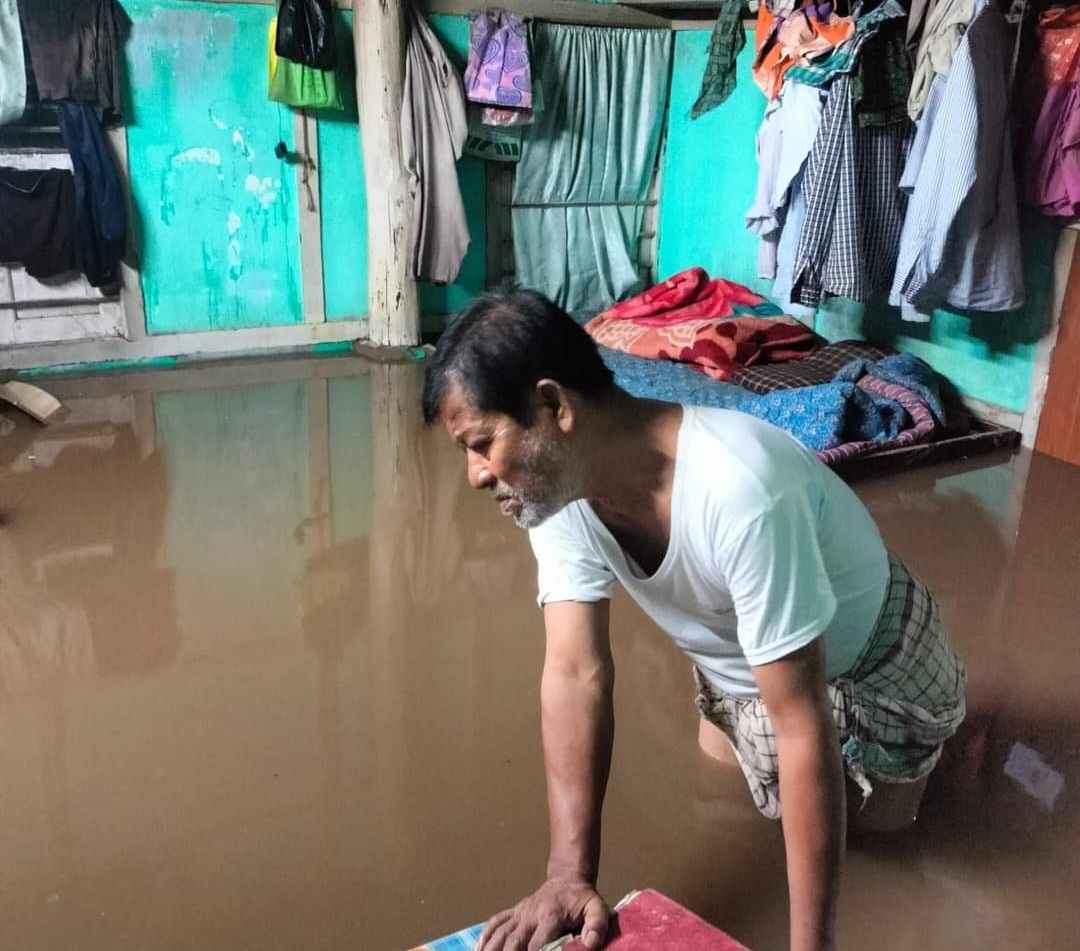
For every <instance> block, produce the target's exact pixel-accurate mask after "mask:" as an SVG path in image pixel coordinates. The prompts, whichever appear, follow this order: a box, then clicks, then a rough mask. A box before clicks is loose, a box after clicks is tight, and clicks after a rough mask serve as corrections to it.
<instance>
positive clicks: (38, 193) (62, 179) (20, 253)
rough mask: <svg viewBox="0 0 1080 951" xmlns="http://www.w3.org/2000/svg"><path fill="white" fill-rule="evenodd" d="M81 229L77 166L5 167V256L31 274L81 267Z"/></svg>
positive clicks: (0, 257) (0, 240)
mask: <svg viewBox="0 0 1080 951" xmlns="http://www.w3.org/2000/svg"><path fill="white" fill-rule="evenodd" d="M76 231H77V223H76V216H75V179H74V177H73V176H72V174H71V172H69V171H67V170H66V169H52V168H50V169H19V168H0V262H3V263H6V264H12V263H18V264H22V265H23V266H24V267H25V268H26V273H27V274H29V275H30V276H31V277H55V276H57V275H58V274H66V273H68V272H71V271H77V270H79V262H78V258H77V254H76V247H75V245H76Z"/></svg>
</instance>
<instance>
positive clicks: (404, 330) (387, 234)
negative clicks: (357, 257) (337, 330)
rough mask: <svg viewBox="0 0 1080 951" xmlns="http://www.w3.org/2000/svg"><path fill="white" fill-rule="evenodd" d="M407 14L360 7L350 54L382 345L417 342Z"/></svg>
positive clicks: (375, 332) (364, 2) (380, 0)
mask: <svg viewBox="0 0 1080 951" xmlns="http://www.w3.org/2000/svg"><path fill="white" fill-rule="evenodd" d="M407 20H408V13H407V11H406V10H405V4H404V3H403V2H402V0H355V2H354V3H353V49H354V50H355V52H356V101H357V105H358V106H359V111H360V138H361V141H362V143H363V155H364V182H365V183H366V186H367V214H368V334H369V337H370V339H371V342H372V343H374V344H378V345H380V346H389V347H394V346H414V345H416V344H418V343H419V342H420V307H419V304H418V299H417V291H416V282H415V281H414V280H413V279H412V278H410V277H409V276H408V259H409V255H410V241H411V235H412V222H411V218H412V214H413V204H412V198H411V196H410V195H409V182H408V175H407V173H406V171H405V163H404V161H403V160H402V154H401V100H402V95H403V92H404V85H405V40H406V36H407V33H406V30H407V29H408V22H407Z"/></svg>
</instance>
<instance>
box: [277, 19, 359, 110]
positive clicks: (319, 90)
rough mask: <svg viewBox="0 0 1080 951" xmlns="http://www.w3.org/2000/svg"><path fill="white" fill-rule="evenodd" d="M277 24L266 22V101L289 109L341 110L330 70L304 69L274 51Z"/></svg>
mask: <svg viewBox="0 0 1080 951" xmlns="http://www.w3.org/2000/svg"><path fill="white" fill-rule="evenodd" d="M277 34H278V21H277V19H276V18H274V19H272V20H271V21H270V35H269V44H268V51H269V52H268V55H267V60H268V62H267V69H268V74H269V82H268V84H267V90H266V98H267V99H269V100H270V101H271V102H280V103H281V104H282V105H285V106H290V107H291V108H293V109H333V110H335V111H341V110H343V109H344V108H345V104H344V102H343V101H342V98H341V92H340V91H339V90H338V86H337V75H336V74H335V72H334V70H332V69H326V70H324V69H316V68H315V67H314V66H305V65H303V64H302V63H298V62H296V61H295V60H291V59H289V58H287V57H285V56H279V55H278V52H277Z"/></svg>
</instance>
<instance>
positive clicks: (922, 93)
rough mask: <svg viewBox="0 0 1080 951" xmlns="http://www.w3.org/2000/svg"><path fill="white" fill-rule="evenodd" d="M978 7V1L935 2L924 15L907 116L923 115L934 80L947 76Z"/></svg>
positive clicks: (953, 0)
mask: <svg viewBox="0 0 1080 951" xmlns="http://www.w3.org/2000/svg"><path fill="white" fill-rule="evenodd" d="M977 3H978V0H935V3H934V6H933V8H932V9H930V10H929V11H928V12H927V13H926V20H925V23H924V25H923V33H922V39H921V40H920V41H919V49H918V52H916V54H915V67H914V70H913V72H912V77H911V93H910V94H909V96H908V115H909V116H910V117H911V118H912V119H918V118H919V116H921V115H922V111H923V108H924V107H925V105H926V100H927V98H928V97H929V95H930V86H931V85H932V84H933V82H934V79H935V78H936V77H938V76H948V75H949V69H950V68H951V66H952V60H953V54H954V53H955V52H956V48H957V47H958V46H959V45H960V40H961V38H962V37H963V35H964V31H965V30H966V29H967V28H968V24H970V23H971V21H972V20H973V19H974V17H975V9H976V6H977Z"/></svg>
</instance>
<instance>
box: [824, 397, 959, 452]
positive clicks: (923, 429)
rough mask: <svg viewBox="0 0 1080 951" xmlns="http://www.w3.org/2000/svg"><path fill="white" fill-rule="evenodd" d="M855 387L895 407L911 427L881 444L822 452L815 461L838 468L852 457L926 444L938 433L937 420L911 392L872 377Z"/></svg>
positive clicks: (853, 444) (843, 446)
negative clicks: (897, 405) (890, 402)
mask: <svg viewBox="0 0 1080 951" xmlns="http://www.w3.org/2000/svg"><path fill="white" fill-rule="evenodd" d="M857 386H859V387H860V388H861V389H863V390H866V391H867V392H868V393H871V394H874V395H876V396H880V397H883V398H884V399H887V400H892V401H893V402H896V403H899V404H900V405H901V406H902V407H903V408H904V409H905V410H907V413H908V415H909V416H910V417H911V422H912V425H911V426H910V427H908V428H907V429H904V430H902V431H901V432H900V433H899V434H898V435H896V436H894V437H893V438H892V439H886V440H884V441H874V440H861V441H858V442H847V443H841V444H840V445H839V446H834V447H833V448H831V449H824V450H821V451H819V452H818V453H817V457H818V458H819V459H820V460H821V461H822V462H824V463H825V465H827V466H832V467H835V466H838V465H840V464H842V463H844V462H847V461H848V460H849V459H854V458H855V457H856V456H866V455H869V454H870V453H879V452H885V451H887V450H889V449H900V448H902V447H903V446H911V445H914V444H915V443H919V442H929V441H930V438H931V436H933V434H934V432H935V431H936V430H937V429H938V423H937V420H935V419H934V414H933V413H932V412H931V411H930V407H929V406H928V405H927V403H926V402H925V401H924V400H923V399H922V398H921V397H920V396H919V394H918V393H916V392H914V391H913V390H909V389H908V388H907V387H904V386H900V385H899V384H897V383H890V382H888V381H886V380H882V379H879V378H878V377H876V376H864V377H863V378H862V379H861V380H859V381H858V383H857Z"/></svg>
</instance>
